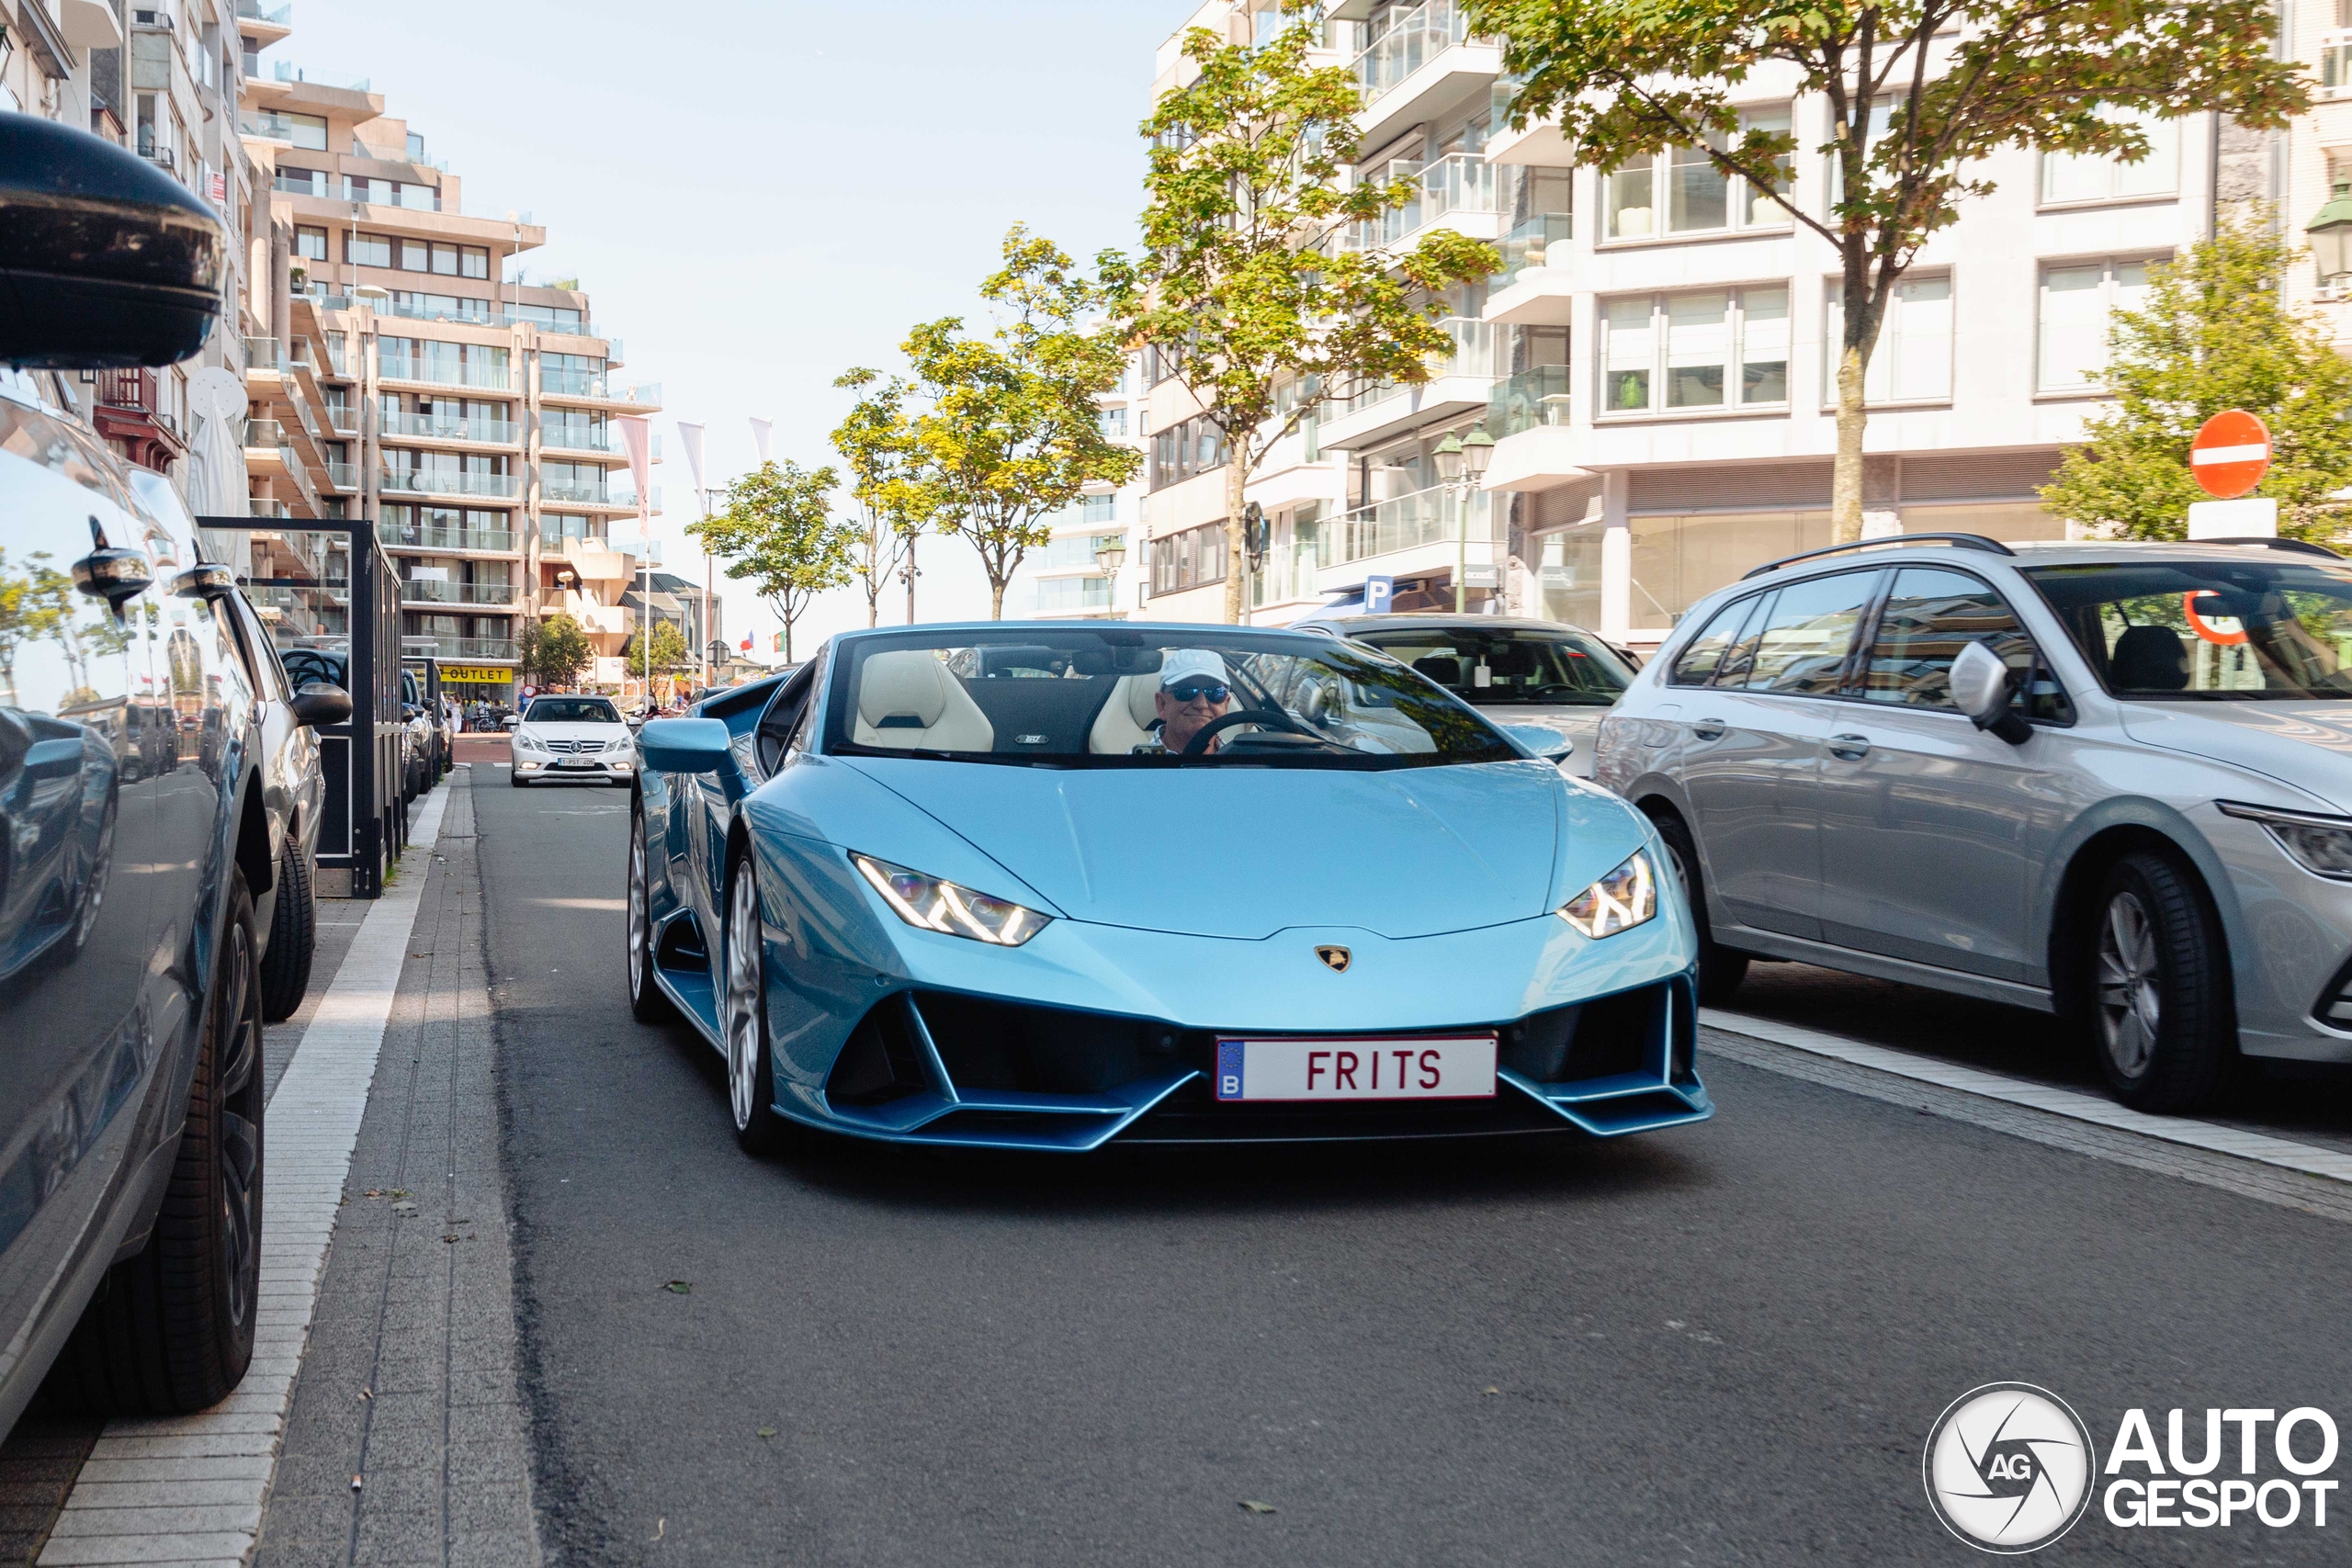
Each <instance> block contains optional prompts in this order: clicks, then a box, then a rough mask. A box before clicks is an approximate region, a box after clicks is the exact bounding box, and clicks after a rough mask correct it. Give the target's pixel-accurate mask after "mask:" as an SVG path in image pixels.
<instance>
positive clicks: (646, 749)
mask: <svg viewBox="0 0 2352 1568" xmlns="http://www.w3.org/2000/svg"><path fill="white" fill-rule="evenodd" d="M734 739H735V737H734V736H733V734H732V733H730V732H729V729H728V728H727V726H726V725H724V724H723V723H721V722H720V721H718V719H715V718H656V719H650V720H648V721H647V723H646V726H645V728H643V729H640V730H639V731H638V733H637V749H638V750H639V751H642V752H643V753H644V754H645V765H646V767H647V768H648V769H649V770H650V771H651V772H654V773H717V772H718V770H719V769H720V768H722V767H724V766H726V765H727V763H728V762H729V761H730V760H731V759H732V757H733V756H734V752H733V750H732V745H733V742H734Z"/></svg>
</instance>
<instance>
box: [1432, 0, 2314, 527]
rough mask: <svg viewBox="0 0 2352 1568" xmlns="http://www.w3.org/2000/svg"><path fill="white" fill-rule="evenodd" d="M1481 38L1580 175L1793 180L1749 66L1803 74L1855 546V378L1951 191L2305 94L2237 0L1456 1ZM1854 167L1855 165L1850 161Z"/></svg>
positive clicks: (2290, 109) (2138, 147)
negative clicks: (1766, 122) (2026, 152)
mask: <svg viewBox="0 0 2352 1568" xmlns="http://www.w3.org/2000/svg"><path fill="white" fill-rule="evenodd" d="M1464 12H1465V14H1466V17H1467V19H1468V23H1469V26H1470V27H1471V28H1472V29H1473V30H1474V31H1477V32H1482V33H1487V34H1489V35H1499V36H1500V37H1501V38H1502V39H1504V50H1503V64H1504V68H1505V69H1506V70H1508V71H1510V72H1512V73H1517V74H1519V75H1521V77H1522V78H1523V79H1524V85H1522V86H1521V89H1520V92H1519V96H1518V97H1517V98H1516V99H1514V100H1513V104H1512V109H1511V123H1512V125H1513V126H1515V127H1518V126H1524V125H1526V124H1527V123H1528V122H1529V121H1530V120H1531V119H1532V118H1546V117H1553V116H1556V117H1557V118H1558V119H1559V122H1560V126H1561V130H1562V131H1563V133H1564V134H1565V135H1566V136H1567V137H1568V138H1569V139H1570V140H1572V141H1575V142H1576V143H1577V147H1578V148H1579V151H1580V155H1581V156H1582V158H1583V159H1584V160H1585V161H1586V162H1587V163H1590V164H1598V165H1599V166H1600V167H1601V168H1602V169H1613V168H1616V167H1618V166H1619V165H1621V164H1624V163H1625V162H1626V161H1627V160H1629V159H1632V158H1634V157H1637V156H1640V155H1642V154H1645V153H1651V152H1658V151H1660V150H1662V149H1665V148H1668V147H1675V148H1683V149H1695V150H1699V151H1702V152H1704V154H1705V156H1706V159H1707V161H1708V163H1709V164H1711V165H1712V166H1713V168H1714V169H1715V170H1716V171H1717V172H1718V173H1719V174H1721V175H1724V177H1726V178H1727V179H1730V180H1733V181H1739V180H1745V181H1747V183H1748V184H1749V185H1750V186H1754V187H1755V188H1757V189H1758V190H1759V191H1775V190H1777V191H1781V192H1783V193H1785V192H1786V191H1787V189H1788V180H1789V175H1790V173H1791V168H1792V164H1791V162H1790V160H1791V156H1792V154H1793V153H1794V152H1796V151H1797V150H1798V145H1799V144H1798V141H1797V139H1796V137H1795V135H1794V134H1793V133H1792V132H1791V131H1790V130H1768V129H1763V128H1759V127H1757V126H1754V125H1750V126H1749V127H1748V128H1747V129H1746V130H1742V129H1741V125H1740V117H1739V113H1738V110H1737V108H1736V106H1735V103H1734V97H1735V96H1736V94H1737V93H1738V92H1739V90H1740V84H1742V83H1744V82H1746V81H1747V78H1748V76H1749V75H1750V73H1754V72H1756V71H1758V70H1759V69H1762V68H1768V67H1770V66H1772V65H1774V64H1776V63H1777V64H1781V65H1784V66H1790V67H1793V68H1794V72H1795V75H1796V79H1797V90H1798V91H1799V92H1801V93H1804V94H1806V95H1819V96H1821V97H1823V98H1825V99H1826V100H1827V107H1828V109H1829V136H1828V139H1827V140H1826V141H1822V142H1820V143H1818V144H1816V146H1815V149H1814V151H1815V152H1821V153H1823V154H1826V155H1827V156H1828V159H1829V162H1828V164H1827V167H1828V170H1829V176H1830V186H1831V189H1830V191H1829V193H1828V199H1827V201H1826V206H1825V210H1824V211H1823V212H1822V213H1821V214H1819V215H1818V216H1816V215H1815V214H1814V213H1813V212H1811V211H1806V210H1801V209H1799V207H1798V206H1797V205H1796V204H1795V203H1784V204H1783V205H1784V209H1785V210H1787V211H1788V212H1789V213H1790V215H1791V217H1792V219H1793V220H1794V221H1795V222H1796V223H1797V224H1799V225H1801V226H1802V227H1804V228H1806V229H1810V230H1812V231H1814V232H1815V233H1816V234H1818V235H1820V236H1821V237H1822V238H1823V239H1824V240H1826V241H1827V242H1828V243H1829V244H1830V245H1831V246H1832V247H1833V248H1834V249H1835V250H1836V252H1837V255H1838V269H1839V290H1838V292H1839V301H1840V310H1841V323H1840V335H1839V342H1838V385H1837V397H1838V460H1837V468H1836V478H1835V479H1834V481H1833V483H1832V486H1831V499H1830V522H1831V526H1832V530H1833V532H1834V534H1835V536H1836V538H1837V540H1838V542H1839V543H1841V544H1842V543H1850V542H1851V541H1853V540H1855V539H1858V538H1860V536H1861V527H1862V432H1863V427H1864V421H1865V417H1866V416H1865V412H1864V409H1863V401H1862V387H1863V377H1864V374H1865V373H1866V372H1867V371H1868V369H1869V367H1870V359H1871V351H1872V350H1873V349H1874V348H1875V347H1876V346H1877V343H1878V333H1879V326H1880V323H1881V322H1882V321H1883V319H1884V317H1885V314H1886V305H1887V301H1888V299H1890V298H1891V297H1892V294H1893V291H1894V288H1895V286H1896V284H1897V283H1898V282H1899V281H1900V280H1901V279H1902V277H1903V275H1904V273H1905V270H1906V269H1908V268H1909V266H1910V265H1911V264H1912V262H1913V260H1914V259H1916V258H1917V255H1918V253H1919V248H1920V246H1922V245H1923V244H1925V243H1927V241H1928V237H1929V236H1930V235H1932V234H1933V233H1935V232H1936V231H1938V230H1939V229H1942V228H1944V227H1946V226H1948V225H1949V224H1951V222H1952V221H1953V220H1954V219H1955V218H1956V217H1957V216H1958V204H1959V202H1960V200H1961V198H1962V197H1971V196H1984V195H1986V194H1988V193H1989V192H1990V191H1991V190H1992V189H1993V188H1994V187H1993V182H1992V181H1990V180H1988V179H1986V178H1985V175H1984V170H1985V164H1984V162H1983V160H1984V159H1985V158H1986V157H1987V156H1988V155H1990V154H1991V153H1994V152H1998V151H2000V150H2001V149H2003V148H2009V147H2037V148H2043V149H2047V150H2050V151H2052V152H2079V153H2091V154H2097V155H2100V156H2108V157H2117V158H2120V159H2123V160H2125V161H2127V162H2129V161H2133V160H2137V159H2139V158H2142V157H2144V156H2145V155H2146V154H2147V152H2148V139H2147V135H2146V133H2145V132H2144V131H2143V130H2141V129H2140V127H2139V125H2138V124H2137V123H2135V118H2136V117H2142V116H2144V117H2149V118H2169V117H2172V116H2176V115H2182V114H2188V113H2190V112H2192V111H2195V110H2199V109H2217V110H2221V111H2222V112H2225V113H2228V114H2232V115H2234V116H2235V117H2237V118H2238V119H2239V121H2240V122H2241V123H2243V124H2245V125H2246V126H2248V127H2251V128H2254V129H2257V130H2261V129H2270V128H2274V127H2277V126H2280V125H2283V124H2285V123H2286V121H2287V119H2288V118H2289V117H2290V116H2291V115H2293V114H2295V113H2297V112H2299V111H2301V109H2303V108H2304V107H2307V106H2308V104H2309V101H2310V93H2309V90H2308V86H2307V85H2306V84H2307V80H2308V79H2307V78H2305V77H2304V76H2302V75H2301V66H2299V65H2298V64H2296V63H2295V62H2292V61H2290V60H2274V59H2273V58H2272V57H2271V38H2272V32H2273V29H2274V28H2276V27H2277V25H2278V23H2277V18H2276V17H2275V16H2274V15H2273V14H2272V13H2271V12H2270V11H2269V10H2268V9H2267V7H2264V6H2246V5H2243V4H2239V3H2237V0H1860V3H1855V0H1763V3H1762V4H1761V5H1758V4H1757V3H1755V0H1672V3H1671V4H1667V5H1661V6H1634V5H1629V4H1626V3H1624V0H1464ZM1849 153H1852V154H1858V155H1847V154H1849Z"/></svg>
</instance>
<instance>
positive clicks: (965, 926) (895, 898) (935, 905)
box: [849, 853, 1053, 947]
mask: <svg viewBox="0 0 2352 1568" xmlns="http://www.w3.org/2000/svg"><path fill="white" fill-rule="evenodd" d="M849 858H850V863H851V864H853V865H854V866H856V867H857V871H858V874H859V875H861V876H863V877H865V880H866V881H868V882H870V883H872V884H873V885H874V891H876V893H879V894H880V895H882V901H883V902H884V903H886V904H888V905H889V906H890V909H891V912H892V913H894V914H896V915H897V916H898V917H899V919H902V920H904V921H906V922H907V924H909V925H910V926H921V927H922V929H923V930H925V931H944V932H945V933H946V934H947V935H949V936H963V937H969V938H971V939H972V940H973V941H974V942H989V943H992V944H994V945H995V946H998V947H1019V946H1020V945H1021V944H1022V943H1023V942H1027V941H1028V940H1029V939H1030V938H1031V937H1033V936H1035V935H1036V934H1037V933H1038V932H1039V931H1044V930H1045V929H1046V926H1047V925H1048V924H1049V923H1051V921H1052V920H1053V917H1052V916H1051V915H1041V914H1039V913H1038V912H1037V911H1036V910H1035V909H1031V908H1023V906H1021V905H1019V904H1013V903H1008V902H1007V901H1006V900H1004V899H1002V898H991V897H989V896H988V895H987V894H985V893H976V892H974V891H973V890H972V889H971V888H968V887H964V886H958V885H957V884H956V883H953V882H947V881H944V880H942V879H941V878H939V877H936V876H925V875H924V874H922V872H919V871H909V870H908V869H907V868H906V867H905V866H902V865H892V864H891V863H889V862H888V861H886V860H876V859H875V858H874V857H873V856H871V855H861V854H854V853H853V854H852V855H851V856H850V857H849Z"/></svg>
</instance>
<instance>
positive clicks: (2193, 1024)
mask: <svg viewBox="0 0 2352 1568" xmlns="http://www.w3.org/2000/svg"><path fill="white" fill-rule="evenodd" d="M2091 921H2092V923H2091V927H2090V930H2089V931H2086V932H2085V933H2084V946H2085V947H2086V950H2087V953H2086V956H2087V958H2088V962H2089V974H2090V981H2091V987H2090V1031H2091V1048H2092V1050H2093V1052H2094V1053H2095V1054H2096V1055H2098V1066H2099V1071H2100V1072H2101V1073H2103V1074H2105V1075H2106V1077H2107V1083H2108V1088H2109V1089H2112V1090H2113V1091H2114V1094H2115V1098H2116V1099H2118V1100H2121V1101H2122V1102H2123V1103H2124V1104H2126V1105H2128V1106H2130V1107H2131V1108H2132V1109H2133V1110H2135V1111H2153V1112H2155V1113H2157V1114H2159V1115H2177V1114H2179V1113H2181V1112H2184V1111H2196V1110H2199V1109H2202V1108H2203V1107H2205V1106H2208V1105H2210V1104H2211V1103H2212V1102H2213V1101H2214V1100H2217V1099H2219V1098H2220V1096H2221V1094H2222V1091H2223V1090H2224V1089H2227V1088H2228V1087H2229V1083H2230V1080H2231V1078H2232V1077H2233V1074H2234V1071H2235V1069H2236V1066H2237V1062H2238V1054H2237V1019H2236V1004H2235V1002H2234V1000H2233V997H2232V994H2231V987H2230V973H2229V955H2228V951H2227V948H2226V946H2225V944H2224V943H2223V942H2222V934H2221V931H2220V930H2219V928H2218V925H2217V922H2216V921H2215V919H2214V917H2213V913H2212V911H2211V909H2210V908H2208V907H2207V904H2206V901H2205V898H2204V895H2203V889H2202V888H2201V887H2200V886H2199V885H2198V882H2197V879H2196V876H2195V874H2194V873H2192V872H2190V871H2188V869H2187V868H2186V867H2183V866H2182V865H2180V864H2179V863H2177V862H2175V861H2174V860H2172V859H2171V858H2169V857H2168V856H2165V855H2162V854H2157V853H2154V852H2147V851H2142V852H2138V853H2135V854H2129V855H2125V856H2124V857H2123V858H2122V859H2121V860H2119V861H2117V862H2116V863H2114V864H2113V865H2112V866H2109V868H2108V873H2107V876H2106V879H2105V880H2104V881H2103V882H2101V884H2100V885H2099V893H2098V902H2097V903H2096V904H2094V905H2093V906H2092V910H2091Z"/></svg>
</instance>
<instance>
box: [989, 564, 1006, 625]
mask: <svg viewBox="0 0 2352 1568" xmlns="http://www.w3.org/2000/svg"><path fill="white" fill-rule="evenodd" d="M1002 619H1004V579H1003V578H1001V577H999V576H997V574H996V573H994V572H990V573H989V620H991V621H1001V620H1002Z"/></svg>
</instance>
